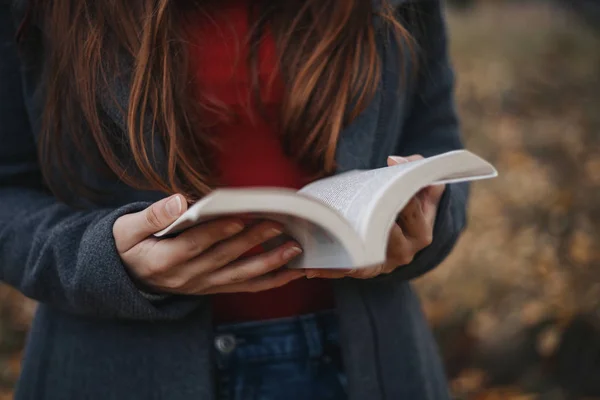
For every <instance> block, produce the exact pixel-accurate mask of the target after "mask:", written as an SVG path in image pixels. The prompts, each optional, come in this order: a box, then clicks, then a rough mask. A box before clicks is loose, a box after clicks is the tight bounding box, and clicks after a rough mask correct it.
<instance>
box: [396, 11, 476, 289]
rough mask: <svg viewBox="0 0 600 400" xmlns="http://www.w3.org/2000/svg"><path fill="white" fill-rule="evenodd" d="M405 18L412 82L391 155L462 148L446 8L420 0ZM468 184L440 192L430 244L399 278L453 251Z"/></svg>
mask: <svg viewBox="0 0 600 400" xmlns="http://www.w3.org/2000/svg"><path fill="white" fill-rule="evenodd" d="M408 7H413V9H412V10H409V11H414V13H412V15H411V17H412V18H407V21H409V22H408V23H409V24H410V25H411V28H412V29H411V31H412V32H414V38H415V41H416V43H417V53H418V54H420V56H421V57H420V58H419V60H418V64H417V68H418V70H417V71H418V72H417V76H416V78H415V79H416V86H415V88H414V91H413V94H412V98H410V99H409V100H408V101H409V109H408V113H407V114H406V119H405V120H404V123H403V139H402V140H401V141H400V143H399V146H398V147H397V148H396V149H394V150H395V153H394V154H399V155H404V156H408V155H412V154H421V155H423V156H424V157H428V156H432V155H436V154H440V153H444V152H446V151H451V150H457V149H461V148H462V147H463V146H462V143H461V138H460V130H459V124H458V119H457V115H456V110H455V105H454V74H453V70H452V67H451V65H450V61H449V55H448V45H447V33H446V25H445V19H444V10H443V7H442V4H441V1H440V0H419V1H417V2H415V4H412V5H411V4H409V5H408ZM468 192H469V187H468V184H465V183H459V184H450V185H447V186H446V190H445V192H444V194H443V196H442V199H441V202H440V205H439V208H438V215H437V218H436V223H435V227H434V232H433V242H432V244H431V245H430V246H429V247H427V248H425V249H424V250H422V251H421V252H419V253H418V254H417V255H416V256H415V259H414V260H413V262H412V263H410V264H409V265H407V266H403V267H401V268H398V269H397V270H396V271H395V272H394V274H393V275H396V276H398V277H400V279H412V278H415V277H418V276H420V275H422V274H424V273H426V272H427V271H429V270H431V269H433V268H434V267H436V266H437V265H438V264H440V263H441V262H442V261H443V260H444V259H445V258H446V257H447V256H448V254H449V253H450V252H451V251H452V249H453V247H454V245H455V244H456V241H457V240H458V238H459V236H460V234H461V232H462V231H463V229H464V228H465V225H466V205H467V198H468Z"/></svg>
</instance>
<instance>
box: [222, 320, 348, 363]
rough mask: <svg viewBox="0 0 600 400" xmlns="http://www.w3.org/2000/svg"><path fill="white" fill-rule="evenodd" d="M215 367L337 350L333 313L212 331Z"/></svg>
mask: <svg viewBox="0 0 600 400" xmlns="http://www.w3.org/2000/svg"><path fill="white" fill-rule="evenodd" d="M214 344H215V349H216V357H217V365H218V366H219V367H220V368H224V367H226V366H229V365H232V364H250V363H256V362H266V361H276V360H285V359H294V358H306V359H311V358H320V357H323V356H324V355H326V354H327V353H329V351H330V349H331V348H335V349H337V348H338V347H339V329H338V323H337V317H336V315H335V313H334V312H333V311H324V312H320V313H315V314H308V315H301V316H296V317H289V318H281V319H276V320H268V321H251V322H243V323H238V324H224V325H219V326H217V327H215V338H214Z"/></svg>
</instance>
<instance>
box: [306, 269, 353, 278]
mask: <svg viewBox="0 0 600 400" xmlns="http://www.w3.org/2000/svg"><path fill="white" fill-rule="evenodd" d="M352 272H354V270H351V269H307V270H306V277H307V278H308V279H314V278H324V279H341V278H346V277H347V276H349V274H351V273H352Z"/></svg>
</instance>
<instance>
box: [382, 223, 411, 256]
mask: <svg viewBox="0 0 600 400" xmlns="http://www.w3.org/2000/svg"><path fill="white" fill-rule="evenodd" d="M416 252H417V250H416V249H415V244H414V243H413V241H412V240H410V239H408V238H407V237H406V236H405V235H404V232H403V231H402V228H401V227H399V226H398V225H394V226H393V227H392V230H391V231H390V238H389V241H388V251H387V259H388V262H389V263H390V264H393V265H396V266H400V265H407V264H410V263H411V262H412V260H413V258H414V256H415V253H416Z"/></svg>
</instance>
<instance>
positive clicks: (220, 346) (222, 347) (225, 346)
mask: <svg viewBox="0 0 600 400" xmlns="http://www.w3.org/2000/svg"><path fill="white" fill-rule="evenodd" d="M235 347H236V342H235V336H233V335H219V336H217V337H216V338H215V348H216V349H217V350H218V351H219V352H221V353H222V354H229V353H231V352H232V351H234V350H235Z"/></svg>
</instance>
